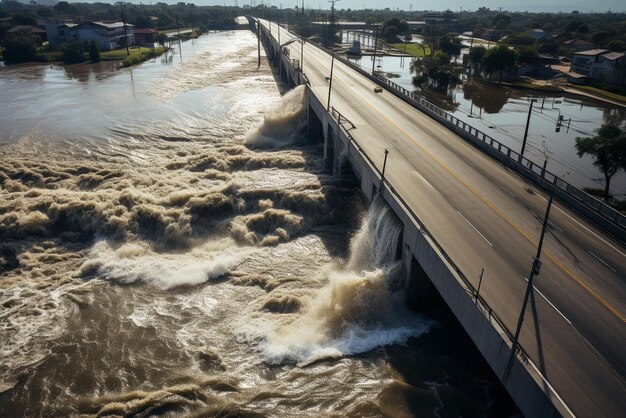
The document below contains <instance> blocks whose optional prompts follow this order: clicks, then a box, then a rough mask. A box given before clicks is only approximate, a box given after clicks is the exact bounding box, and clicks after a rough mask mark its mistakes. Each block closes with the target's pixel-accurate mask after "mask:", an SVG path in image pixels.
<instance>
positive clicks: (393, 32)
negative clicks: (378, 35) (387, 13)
mask: <svg viewBox="0 0 626 418" xmlns="http://www.w3.org/2000/svg"><path fill="white" fill-rule="evenodd" d="M381 30H382V34H383V38H385V41H387V42H395V41H396V40H397V36H398V35H400V34H403V33H407V32H408V31H409V25H408V24H407V23H406V22H402V21H400V19H398V18H397V17H392V18H391V19H387V20H385V21H384V22H383V26H382V28H381Z"/></svg>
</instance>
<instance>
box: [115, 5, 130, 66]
mask: <svg viewBox="0 0 626 418" xmlns="http://www.w3.org/2000/svg"><path fill="white" fill-rule="evenodd" d="M118 3H119V5H120V10H121V12H122V23H123V24H124V44H125V45H126V55H130V51H129V50H128V31H127V29H126V17H125V16H124V2H122V1H119V2H118Z"/></svg>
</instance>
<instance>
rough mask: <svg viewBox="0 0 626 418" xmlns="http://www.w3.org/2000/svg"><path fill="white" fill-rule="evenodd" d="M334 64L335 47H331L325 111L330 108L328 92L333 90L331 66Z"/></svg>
mask: <svg viewBox="0 0 626 418" xmlns="http://www.w3.org/2000/svg"><path fill="white" fill-rule="evenodd" d="M334 66H335V49H334V48H333V55H332V58H331V60H330V77H329V78H328V80H329V82H328V102H327V103H326V112H328V111H329V110H330V93H331V92H332V90H333V68H334Z"/></svg>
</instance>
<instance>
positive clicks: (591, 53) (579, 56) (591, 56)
mask: <svg viewBox="0 0 626 418" xmlns="http://www.w3.org/2000/svg"><path fill="white" fill-rule="evenodd" d="M607 52H609V51H608V50H607V49H590V50H588V51H579V52H577V53H575V54H574V56H573V57H572V65H571V66H570V72H574V73H578V74H583V75H586V76H587V77H593V76H592V74H591V70H592V67H593V65H594V64H596V63H597V62H598V59H599V57H600V55H602V54H606V53H607Z"/></svg>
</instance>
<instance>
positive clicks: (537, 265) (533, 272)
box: [504, 189, 554, 379]
mask: <svg viewBox="0 0 626 418" xmlns="http://www.w3.org/2000/svg"><path fill="white" fill-rule="evenodd" d="M553 199H554V189H552V193H551V194H550V199H549V200H548V208H547V209H546V215H545V217H544V218H543V226H542V227H541V236H540V237H539V244H537V255H536V256H535V258H534V259H533V265H532V267H531V269H530V275H529V277H528V284H527V285H526V293H525V294H524V302H523V303H522V311H521V312H520V314H519V318H518V320H517V328H516V329H515V336H514V337H513V344H512V345H511V355H510V357H509V362H508V364H507V366H506V369H505V370H504V378H505V379H506V378H507V377H508V375H509V373H511V368H512V367H513V363H514V361H515V356H516V355H517V352H518V351H519V335H520V332H521V330H522V324H523V323H524V314H525V313H526V305H528V297H529V296H530V292H531V291H532V289H533V278H534V277H535V276H537V275H539V270H540V269H541V260H540V257H541V247H542V246H543V238H544V236H545V234H546V228H547V226H548V217H549V216H550V208H551V207H552V200H553Z"/></svg>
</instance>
